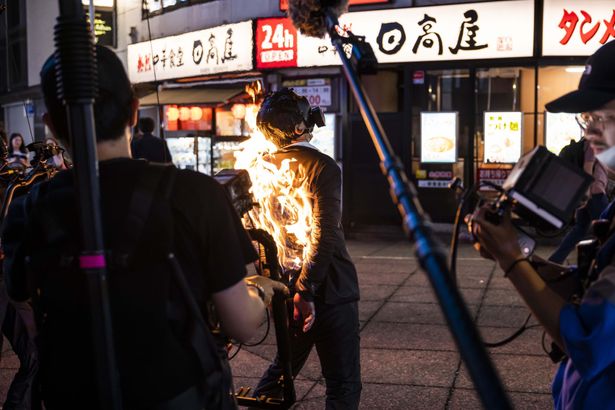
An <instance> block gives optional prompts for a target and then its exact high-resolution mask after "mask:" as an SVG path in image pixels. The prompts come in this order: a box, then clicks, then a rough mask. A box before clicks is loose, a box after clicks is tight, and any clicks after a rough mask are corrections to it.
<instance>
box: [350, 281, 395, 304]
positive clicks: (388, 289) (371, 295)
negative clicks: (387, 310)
mask: <svg viewBox="0 0 615 410" xmlns="http://www.w3.org/2000/svg"><path fill="white" fill-rule="evenodd" d="M397 287H398V286H393V285H367V284H364V283H362V282H360V281H359V292H360V294H361V302H373V301H383V300H385V299H388V298H389V297H390V296H391V295H393V293H395V290H396V289H397Z"/></svg>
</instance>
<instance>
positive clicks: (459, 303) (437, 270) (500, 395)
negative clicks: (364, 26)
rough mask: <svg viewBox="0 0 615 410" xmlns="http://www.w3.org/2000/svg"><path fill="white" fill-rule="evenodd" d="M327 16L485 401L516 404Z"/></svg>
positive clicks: (406, 221)
mask: <svg viewBox="0 0 615 410" xmlns="http://www.w3.org/2000/svg"><path fill="white" fill-rule="evenodd" d="M326 19H327V28H328V31H329V35H330V37H331V41H332V42H333V45H334V46H335V48H336V49H337V54H338V55H339V56H340V58H341V60H342V67H343V70H344V74H345V75H346V79H347V80H348V83H349V84H350V88H351V89H352V91H353V94H354V96H355V100H356V102H357V105H358V106H359V109H360V111H361V115H362V117H363V120H364V121H365V125H366V127H367V130H368V131H369V134H370V136H371V138H372V142H373V143H374V147H375V148H376V151H377V153H378V157H379V158H380V161H381V162H380V166H381V169H382V173H383V174H384V175H385V176H386V177H387V179H388V181H389V184H390V185H391V195H392V196H393V200H394V201H395V203H396V205H397V208H398V209H399V212H400V213H401V216H402V220H403V227H404V230H405V232H406V235H407V236H408V238H409V239H411V240H414V242H415V244H416V255H417V258H418V260H419V263H420V265H421V267H422V268H423V269H424V270H425V271H426V273H427V274H428V277H429V279H430V282H431V285H432V287H433V289H434V291H435V293H436V295H437V297H438V300H439V302H440V307H441V308H442V311H443V312H444V316H445V317H446V320H447V322H448V326H449V329H450V330H451V332H452V333H453V336H454V337H455V341H456V342H457V347H458V349H459V352H460V354H461V357H462V359H463V360H464V362H465V364H466V367H467V368H468V371H469V373H470V376H471V378H472V380H473V382H474V385H475V386H476V389H477V391H478V394H479V396H480V398H481V400H482V403H483V406H484V407H485V408H487V409H490V410H491V409H512V406H511V404H510V402H509V400H508V397H507V396H506V393H505V392H504V389H503V387H502V384H501V382H500V378H499V376H498V374H497V372H496V371H495V368H494V367H493V365H492V363H491V360H490V359H489V356H488V355H487V352H486V350H485V348H484V346H483V342H482V340H481V338H480V336H479V334H478V331H477V330H476V327H475V326H474V323H473V321H472V317H471V316H470V313H469V312H468V310H467V308H466V306H465V304H464V302H463V300H462V298H461V295H460V294H459V291H458V290H457V288H456V287H455V285H454V283H453V279H452V278H451V275H450V272H449V269H448V267H447V262H446V254H445V252H444V250H443V249H442V246H441V245H440V244H439V243H438V242H437V241H436V240H435V239H434V235H433V232H432V228H431V226H430V224H429V219H428V216H427V214H426V213H425V212H424V211H423V209H422V207H421V205H420V203H419V201H418V198H417V193H416V189H415V188H414V186H413V185H411V184H410V182H409V181H408V178H407V177H406V174H405V172H404V170H403V166H402V164H401V162H400V161H399V159H398V158H397V157H396V156H395V155H394V154H393V149H392V147H391V144H390V142H389V140H388V138H387V136H386V134H385V132H384V129H383V128H382V124H380V120H379V119H378V117H377V116H376V112H375V110H374V107H373V106H372V104H371V102H370V101H369V100H368V98H367V96H366V93H365V90H364V88H363V85H362V84H361V82H360V80H359V78H358V75H357V73H356V71H355V70H354V67H353V66H352V64H351V62H350V60H349V58H348V57H347V56H346V53H345V51H344V49H343V42H342V39H341V38H340V36H339V35H338V34H337V32H336V27H337V26H338V25H339V24H338V21H337V17H335V16H334V15H332V14H331V13H328V14H327V15H326Z"/></svg>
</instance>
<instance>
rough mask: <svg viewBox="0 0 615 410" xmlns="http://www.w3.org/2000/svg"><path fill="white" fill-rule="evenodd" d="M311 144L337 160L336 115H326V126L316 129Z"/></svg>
mask: <svg viewBox="0 0 615 410" xmlns="http://www.w3.org/2000/svg"><path fill="white" fill-rule="evenodd" d="M310 144H312V145H314V146H315V147H316V148H318V149H319V150H320V152H322V153H323V154H327V155H328V156H330V157H331V158H333V159H335V114H331V113H328V114H325V126H324V127H320V128H319V127H317V126H316V127H314V131H313V132H312V140H311V141H310Z"/></svg>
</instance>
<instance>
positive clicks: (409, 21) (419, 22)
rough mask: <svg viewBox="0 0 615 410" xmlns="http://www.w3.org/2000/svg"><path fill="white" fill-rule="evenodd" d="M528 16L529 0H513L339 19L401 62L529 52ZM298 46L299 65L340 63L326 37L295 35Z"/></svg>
mask: <svg viewBox="0 0 615 410" xmlns="http://www.w3.org/2000/svg"><path fill="white" fill-rule="evenodd" d="M533 14H534V3H533V1H532V0H515V1H500V2H486V3H466V4H455V5H446V6H438V7H412V8H398V9H387V10H372V11H365V12H356V13H346V14H343V15H342V16H340V19H339V20H340V25H341V27H342V28H343V29H350V30H351V31H352V32H353V33H354V34H355V35H361V36H365V39H366V41H368V42H369V43H370V44H371V45H372V48H373V49H374V52H375V54H376V57H377V59H378V61H379V62H380V63H400V62H409V61H412V62H415V61H437V60H474V59H487V58H511V57H529V56H532V55H533V50H534V48H533V47H534V45H533V42H534V17H533ZM503 16H505V18H503ZM348 47H350V46H348ZM297 48H298V54H297V66H299V67H309V66H324V65H339V64H340V59H339V57H338V56H337V52H336V50H335V48H334V47H333V46H332V45H331V41H330V40H329V37H328V36H327V37H326V38H324V39H318V38H313V37H307V36H304V35H302V34H300V33H299V34H298V35H297Z"/></svg>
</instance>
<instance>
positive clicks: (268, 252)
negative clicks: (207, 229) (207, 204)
mask: <svg viewBox="0 0 615 410" xmlns="http://www.w3.org/2000/svg"><path fill="white" fill-rule="evenodd" d="M214 179H215V180H216V181H218V183H220V184H221V185H222V186H223V187H224V189H225V190H226V193H227V194H228V196H229V199H230V200H231V203H232V204H233V207H234V208H235V210H236V211H237V213H238V214H239V215H240V216H244V215H246V214H247V213H248V212H249V211H250V210H252V208H254V206H255V205H256V203H255V201H254V198H253V196H252V194H251V193H250V188H251V187H252V181H251V180H250V175H249V174H248V171H246V170H245V169H223V170H221V171H220V172H218V173H217V174H216V175H214ZM247 232H248V235H249V236H250V238H251V239H252V241H253V242H255V243H257V244H258V248H259V252H258V253H259V256H260V257H259V264H258V267H257V269H258V272H259V274H261V275H264V276H267V277H269V278H271V279H273V280H277V281H281V273H280V272H281V268H280V264H279V262H278V250H277V247H276V243H275V240H274V239H273V237H272V236H271V235H270V234H269V233H268V232H266V231H265V230H263V229H247ZM286 303H287V300H286V296H285V295H284V294H282V293H279V292H278V293H276V294H275V295H274V297H273V300H272V302H271V311H272V314H273V324H274V328H275V337H276V345H277V348H278V356H279V358H280V364H281V366H282V379H281V382H282V383H283V397H282V398H279V397H267V396H265V395H261V396H259V397H252V395H251V388H250V387H241V388H239V389H238V390H237V392H236V393H235V396H236V399H237V402H238V404H239V405H240V406H246V407H251V408H262V409H288V408H290V406H292V404H293V403H294V402H295V400H296V393H295V385H294V382H293V375H292V367H291V356H290V335H289V327H288V324H289V320H288V306H287V304H286ZM263 340H264V338H263Z"/></svg>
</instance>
